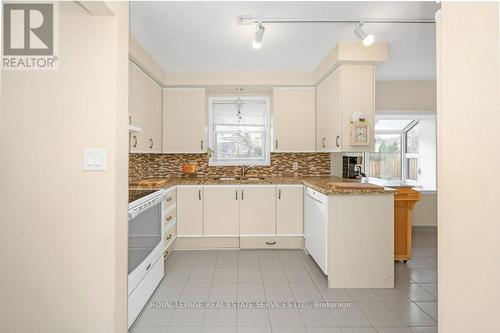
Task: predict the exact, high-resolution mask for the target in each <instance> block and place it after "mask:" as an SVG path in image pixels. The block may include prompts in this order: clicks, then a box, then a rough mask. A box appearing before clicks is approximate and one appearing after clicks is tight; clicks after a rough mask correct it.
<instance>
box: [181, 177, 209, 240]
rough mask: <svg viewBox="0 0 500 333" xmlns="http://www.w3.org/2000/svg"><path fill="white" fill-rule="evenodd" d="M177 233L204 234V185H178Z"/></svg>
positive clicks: (189, 235) (185, 235)
mask: <svg viewBox="0 0 500 333" xmlns="http://www.w3.org/2000/svg"><path fill="white" fill-rule="evenodd" d="M177 235H178V237H201V236H203V186H177Z"/></svg>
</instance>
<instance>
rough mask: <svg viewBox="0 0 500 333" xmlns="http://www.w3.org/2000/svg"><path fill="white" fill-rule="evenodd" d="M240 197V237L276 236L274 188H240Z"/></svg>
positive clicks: (271, 186) (272, 186) (261, 186)
mask: <svg viewBox="0 0 500 333" xmlns="http://www.w3.org/2000/svg"><path fill="white" fill-rule="evenodd" d="M240 195H241V201H240V235H241V236H269V235H272V236H274V235H276V186H274V185H268V186H263V185H259V186H242V187H241V188H240Z"/></svg>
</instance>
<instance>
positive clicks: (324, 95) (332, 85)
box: [316, 69, 342, 152]
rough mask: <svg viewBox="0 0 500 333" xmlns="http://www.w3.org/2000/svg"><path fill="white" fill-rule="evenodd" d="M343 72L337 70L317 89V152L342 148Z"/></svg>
mask: <svg viewBox="0 0 500 333" xmlns="http://www.w3.org/2000/svg"><path fill="white" fill-rule="evenodd" d="M340 84H341V71H340V69H337V70H335V72H333V73H332V74H330V75H329V76H328V77H327V78H326V79H324V80H323V81H322V82H321V83H320V84H319V85H318V87H317V88H316V150H317V151H329V152H335V151H340V148H341V139H342V138H341V96H340Z"/></svg>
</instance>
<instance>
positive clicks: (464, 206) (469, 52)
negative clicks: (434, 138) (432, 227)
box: [436, 1, 500, 333]
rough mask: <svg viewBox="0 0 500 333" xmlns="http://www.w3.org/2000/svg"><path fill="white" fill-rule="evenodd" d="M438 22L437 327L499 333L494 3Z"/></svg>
mask: <svg viewBox="0 0 500 333" xmlns="http://www.w3.org/2000/svg"><path fill="white" fill-rule="evenodd" d="M441 6H442V9H441V13H440V16H439V17H438V24H437V38H436V40H437V83H438V109H437V116H438V152H439V153H438V188H439V193H438V214H439V215H438V216H439V220H438V267H439V272H438V275H439V332H440V333H469V332H500V321H499V320H498V314H499V305H498V300H499V299H500V284H499V283H498V282H499V281H500V265H499V264H498V258H500V246H499V244H500V209H499V204H500V191H499V188H500V178H499V177H498V175H497V174H496V172H495V171H496V168H497V166H498V165H499V164H500V153H499V151H500V150H499V147H500V135H499V124H500V87H499V71H500V67H499V56H500V54H499V40H500V35H499V8H498V2H490V3H486V2H476V3H473V2H465V3H459V2H447V1H444V2H442V3H441Z"/></svg>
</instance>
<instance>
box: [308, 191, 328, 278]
mask: <svg viewBox="0 0 500 333" xmlns="http://www.w3.org/2000/svg"><path fill="white" fill-rule="evenodd" d="M305 192H306V195H305V230H304V231H305V235H304V236H305V247H306V249H307V251H308V252H309V254H310V255H311V256H312V257H313V259H314V261H316V263H317V264H318V266H319V267H320V268H321V270H322V271H323V273H325V274H327V275H328V228H327V226H328V197H327V196H326V195H323V194H321V193H318V192H316V191H315V190H312V189H310V188H306V191H305Z"/></svg>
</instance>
